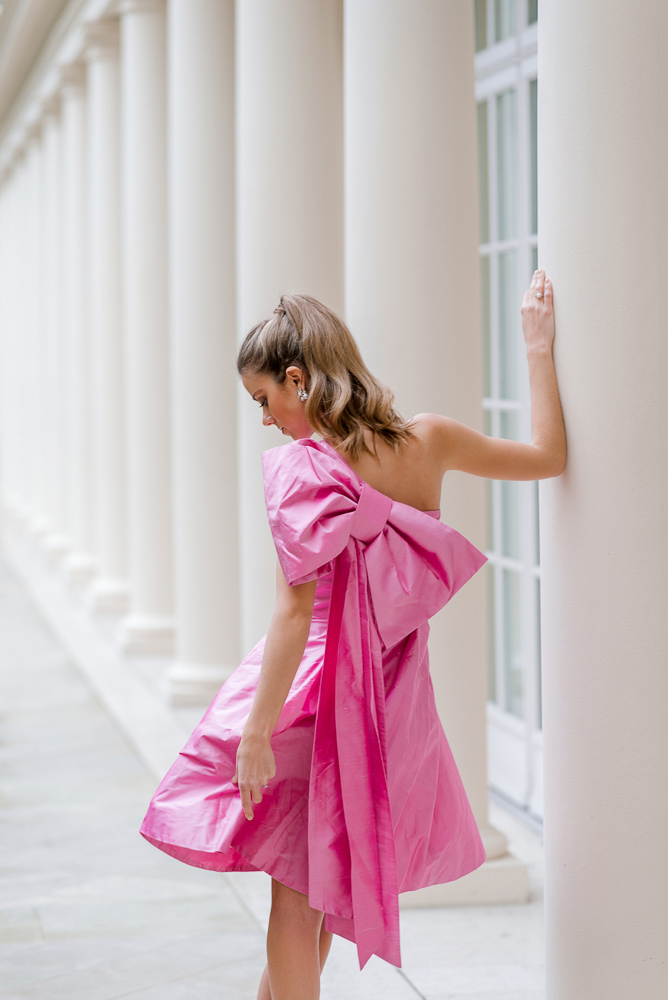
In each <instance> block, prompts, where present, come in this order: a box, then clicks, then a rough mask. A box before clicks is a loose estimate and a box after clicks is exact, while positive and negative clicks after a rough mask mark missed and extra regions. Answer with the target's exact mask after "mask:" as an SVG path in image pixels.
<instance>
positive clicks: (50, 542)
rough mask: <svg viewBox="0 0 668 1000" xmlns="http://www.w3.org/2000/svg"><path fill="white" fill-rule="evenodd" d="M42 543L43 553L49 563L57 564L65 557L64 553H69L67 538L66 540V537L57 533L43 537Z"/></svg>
mask: <svg viewBox="0 0 668 1000" xmlns="http://www.w3.org/2000/svg"><path fill="white" fill-rule="evenodd" d="M42 541H43V544H44V551H45V552H46V554H47V556H48V557H49V559H50V560H51V562H54V563H57V562H59V561H60V560H61V559H62V558H63V557H64V556H65V555H66V553H67V552H69V551H70V541H69V538H67V536H66V535H61V534H60V533H59V532H57V531H54V532H51V534H48V535H45V536H44V537H43V539H42Z"/></svg>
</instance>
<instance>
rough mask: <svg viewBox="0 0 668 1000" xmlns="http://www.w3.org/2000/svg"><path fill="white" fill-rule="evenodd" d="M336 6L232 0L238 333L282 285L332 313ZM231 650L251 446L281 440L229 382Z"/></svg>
mask: <svg viewBox="0 0 668 1000" xmlns="http://www.w3.org/2000/svg"><path fill="white" fill-rule="evenodd" d="M341 37H342V5H341V2H340V0H320V2H319V3H312V2H311V0H239V2H238V3H237V60H238V62H237V140H238V148H237V192H238V215H237V219H238V225H239V237H238V246H239V257H238V262H239V284H238V289H239V299H238V305H239V339H240V340H242V339H243V337H244V336H245V335H246V333H247V332H248V330H249V329H250V328H251V326H252V325H253V324H254V323H256V322H258V321H259V320H261V319H263V318H264V317H265V316H269V315H271V313H272V311H273V309H274V307H275V306H276V305H277V303H278V300H279V298H280V296H281V294H282V293H283V292H286V291H300V292H307V293H308V294H310V295H313V296H315V297H316V298H318V299H320V300H321V301H323V302H324V303H325V304H326V305H328V306H329V307H330V308H332V309H334V310H335V311H338V312H342V309H343V176H342V157H343V152H342V131H343V127H342V65H341V61H342V51H341ZM237 383H238V392H239V469H240V483H239V488H240V494H239V495H240V508H239V510H240V519H241V520H240V524H241V550H240V551H241V580H242V598H241V603H242V623H243V624H242V646H243V648H249V647H250V646H252V645H253V644H254V643H255V642H257V640H258V639H259V638H260V637H261V636H262V634H263V632H266V630H267V627H268V625H269V620H270V616H271V612H272V609H273V605H274V599H275V582H274V581H275V565H276V552H275V549H274V546H273V543H272V541H271V535H270V532H269V527H268V525H267V512H266V510H265V506H264V493H263V488H262V466H261V461H260V453H261V452H262V451H264V450H266V449H267V448H271V447H272V446H273V445H279V444H282V443H283V442H284V439H283V440H281V436H280V434H279V432H278V431H277V430H276V429H275V428H266V427H264V426H263V425H262V420H261V412H260V410H259V408H258V407H257V404H256V403H254V402H252V401H251V399H250V397H249V395H248V393H247V392H246V390H245V389H244V388H243V385H242V384H241V380H240V379H238V380H237Z"/></svg>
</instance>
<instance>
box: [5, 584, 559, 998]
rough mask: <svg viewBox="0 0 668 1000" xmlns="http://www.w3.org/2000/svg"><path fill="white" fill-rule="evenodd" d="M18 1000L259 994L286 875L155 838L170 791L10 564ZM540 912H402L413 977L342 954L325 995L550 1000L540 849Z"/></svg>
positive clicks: (11, 920) (525, 852)
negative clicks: (275, 888)
mask: <svg viewBox="0 0 668 1000" xmlns="http://www.w3.org/2000/svg"><path fill="white" fill-rule="evenodd" d="M0 741H1V742H0V824H1V827H0V998H4V1000H19V998H20V1000H28V998H30V1000H61V998H62V1000H112V998H117V997H135V998H137V1000H186V998H188V1000H218V998H220V1000H255V997H256V990H257V983H258V981H259V978H260V974H261V971H262V969H263V967H264V964H265V956H264V942H265V934H266V925H267V917H268V907H269V879H268V877H267V876H265V875H264V874H263V873H257V874H256V873H251V874H233V875H219V874H214V873H211V872H205V871H202V870H200V869H197V868H190V867H189V866H187V865H183V864H181V863H180V862H178V861H175V860H174V859H173V858H170V857H168V856H167V855H165V854H162V853H161V852H160V851H158V850H156V849H155V848H153V847H152V846H150V845H149V844H148V843H147V842H146V841H145V840H144V839H143V837H141V836H140V834H139V833H138V828H139V825H140V823H141V819H142V817H143V815H144V812H145V810H146V807H147V804H148V800H149V798H150V796H151V794H152V793H153V791H154V790H155V787H156V785H157V782H156V779H155V777H154V776H153V774H152V773H151V772H150V771H149V770H148V768H147V766H146V765H145V764H144V763H143V761H142V760H141V758H140V757H139V756H138V754H137V753H136V752H135V750H134V748H133V746H131V745H130V744H129V742H128V741H127V739H126V738H125V736H124V735H123V734H122V732H121V730H120V729H119V728H118V726H117V725H116V723H115V722H114V721H113V720H112V718H111V717H110V716H109V715H108V713H107V711H106V710H105V708H104V706H103V705H102V704H101V703H100V702H99V701H98V700H97V698H96V696H95V694H94V693H93V691H92V690H91V688H90V687H89V686H88V684H87V682H86V681H85V680H84V679H83V677H82V676H81V675H80V674H79V673H78V672H77V671H76V670H75V668H74V667H73V666H72V665H71V663H70V662H68V659H67V657H66V655H65V653H64V652H63V650H62V648H61V647H60V646H59V644H58V642H57V641H56V640H55V638H54V637H53V635H52V634H51V632H50V631H49V629H48V628H47V627H46V625H45V624H44V623H43V622H42V620H41V619H40V617H39V615H38V613H37V611H36V610H35V608H34V607H33V605H32V604H31V602H30V600H29V599H28V597H27V595H26V594H25V592H24V591H23V590H22V588H21V587H20V586H19V585H18V583H17V582H16V580H15V579H14V578H13V577H12V576H11V575H10V573H9V572H8V571H7V569H6V568H4V567H3V566H2V565H0ZM490 818H491V820H492V822H493V823H494V824H495V825H496V826H497V827H499V828H501V829H503V830H504V832H505V833H506V834H507V835H508V836H509V838H510V848H511V850H512V851H513V853H514V854H515V855H516V856H518V857H521V858H522V859H523V860H525V861H526V862H527V863H528V864H529V865H530V869H529V870H530V876H531V886H532V901H531V902H530V903H528V904H525V905H512V906H506V905H498V906H488V907H471V906H466V907H453V908H450V909H424V910H404V911H401V935H402V955H403V968H402V969H395V968H394V967H393V966H390V965H388V964H387V963H385V962H383V961H381V960H380V959H376V958H373V959H371V961H370V962H369V963H368V964H367V966H366V967H365V969H364V971H363V972H361V973H360V971H359V966H358V964H357V953H356V950H355V947H354V945H352V944H350V943H349V942H347V941H344V940H343V939H341V938H337V937H335V938H334V944H333V946H332V951H331V953H330V956H329V959H328V961H327V965H326V967H325V970H324V972H323V976H322V994H321V995H322V997H323V998H324V1000H335V998H336V1000H358V998H359V1000H362V998H364V1000H376V998H377V1000H381V998H382V1000H414V998H415V997H423V998H427V1000H499V998H503V1000H543V998H544V995H545V994H544V987H543V980H544V952H543V922H542V872H541V864H542V851H541V842H540V837H539V836H538V835H537V834H534V833H533V832H532V831H529V830H527V829H526V828H525V827H524V826H523V825H522V824H521V823H519V822H517V821H516V820H514V819H512V818H511V817H509V816H508V814H507V813H505V812H504V811H503V810H501V809H499V808H498V807H496V806H492V807H491V809H490Z"/></svg>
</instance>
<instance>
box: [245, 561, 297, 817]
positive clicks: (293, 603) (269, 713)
mask: <svg viewBox="0 0 668 1000" xmlns="http://www.w3.org/2000/svg"><path fill="white" fill-rule="evenodd" d="M316 584H317V581H316V580H311V581H309V583H300V584H296V585H295V586H293V587H290V586H288V584H287V582H286V579H285V577H284V575H283V571H282V569H281V567H280V563H278V562H277V564H276V610H275V611H274V614H273V616H272V619H271V624H270V626H269V631H268V632H267V638H266V640H265V645H264V652H263V655H262V667H261V669H260V678H259V680H258V685H257V690H256V692H255V698H254V699H253V706H252V708H251V710H250V713H249V715H248V719H247V720H246V725H245V726H244V729H243V733H242V735H241V742H240V743H239V749H238V750H237V769H236V771H235V774H234V777H233V778H232V781H233V782H234V783H235V784H238V786H239V792H240V793H241V806H242V808H243V811H244V816H245V817H246V819H253V802H255V803H260V802H261V801H262V786H263V785H266V783H267V781H268V780H269V779H270V778H273V777H274V775H275V774H276V763H275V760H274V753H273V751H272V749H271V742H270V740H271V735H272V733H273V731H274V729H275V727H276V723H277V722H278V718H279V716H280V714H281V710H282V708H283V705H284V704H285V699H286V698H287V696H288V692H289V690H290V686H291V684H292V682H293V680H294V677H295V674H296V673H297V668H298V666H299V664H300V663H301V661H302V657H303V655H304V650H305V648H306V642H307V640H308V636H309V630H310V627H311V618H312V617H313V602H314V600H315V588H316Z"/></svg>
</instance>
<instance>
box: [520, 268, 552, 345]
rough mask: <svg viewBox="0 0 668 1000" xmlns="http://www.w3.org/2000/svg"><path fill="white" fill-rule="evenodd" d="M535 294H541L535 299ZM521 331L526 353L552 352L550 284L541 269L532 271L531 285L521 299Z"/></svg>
mask: <svg viewBox="0 0 668 1000" xmlns="http://www.w3.org/2000/svg"><path fill="white" fill-rule="evenodd" d="M536 292H542V297H541V298H536ZM522 330H523V331H524V340H525V342H526V345H527V351H531V350H534V349H539V350H541V349H542V350H548V351H551V350H552V342H553V340H554V304H553V300H552V282H551V281H550V279H549V278H546V277H545V272H544V271H543V269H542V268H540V269H539V270H537V271H534V273H533V278H532V279H531V284H530V285H529V287H528V289H527V290H526V292H525V293H524V298H523V299H522Z"/></svg>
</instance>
